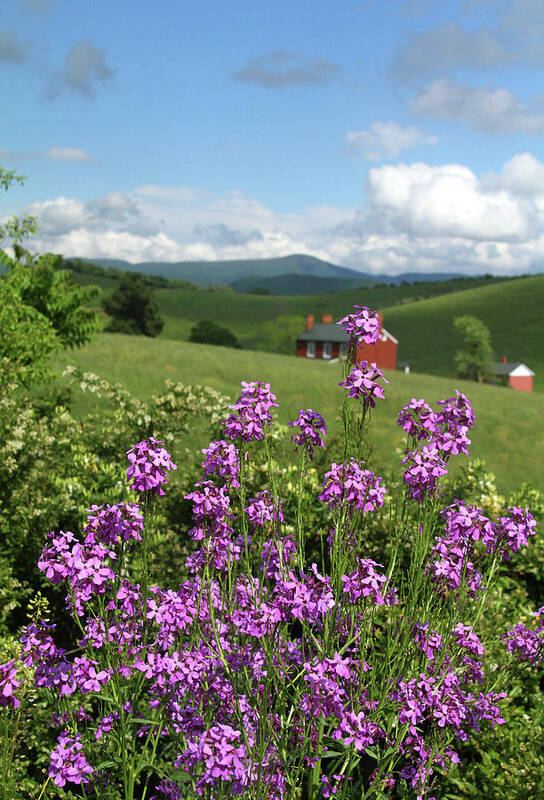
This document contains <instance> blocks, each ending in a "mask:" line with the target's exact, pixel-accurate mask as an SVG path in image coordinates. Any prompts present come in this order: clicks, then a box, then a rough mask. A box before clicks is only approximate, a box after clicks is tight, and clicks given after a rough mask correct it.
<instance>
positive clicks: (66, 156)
mask: <svg viewBox="0 0 544 800" xmlns="http://www.w3.org/2000/svg"><path fill="white" fill-rule="evenodd" d="M45 155H46V157H47V158H51V159H53V161H90V160H91V157H90V155H89V154H88V153H86V152H85V150H80V149H79V148H78V147H50V148H49V149H48V150H46V151H45Z"/></svg>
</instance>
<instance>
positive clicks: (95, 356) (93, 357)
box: [59, 334, 544, 491]
mask: <svg viewBox="0 0 544 800" xmlns="http://www.w3.org/2000/svg"><path fill="white" fill-rule="evenodd" d="M67 363H73V364H76V365H78V366H80V367H82V368H83V369H86V370H89V371H93V372H96V373H98V374H99V375H102V376H103V377H105V378H108V379H109V380H113V381H116V382H120V383H122V384H123V385H124V386H126V387H127V388H129V389H130V390H131V391H132V392H134V393H135V394H136V395H138V396H140V397H142V398H146V397H150V396H151V395H152V394H154V393H156V392H158V391H159V390H160V388H161V387H162V385H163V382H164V379H165V378H171V379H172V380H176V381H183V382H185V383H200V384H206V385H209V386H212V387H214V388H216V389H218V390H220V391H222V392H225V393H227V394H229V395H231V396H232V397H235V396H236V395H237V394H238V391H239V387H240V381H241V380H263V381H270V383H271V384H272V388H273V391H275V393H276V394H277V396H278V399H279V402H280V418H281V420H282V421H283V422H286V421H287V420H288V419H292V418H293V417H294V416H296V414H297V412H298V410H299V409H300V408H303V407H308V406H309V407H311V408H313V409H314V410H315V411H319V412H321V413H322V414H323V415H324V416H325V418H326V420H327V423H328V425H329V428H330V429H331V430H332V431H333V432H334V431H336V432H338V430H339V412H340V404H341V399H342V392H341V390H340V389H339V388H338V387H337V384H338V381H339V380H340V371H339V370H340V366H339V364H330V363H324V362H321V363H318V362H315V361H306V360H303V359H295V358H292V357H288V356H281V355H275V354H269V353H266V354H265V353H255V352H249V351H235V350H228V349H225V348H219V347H208V346H206V345H196V344H189V343H182V342H174V341H167V340H164V339H154V340H153V339H145V338H143V337H130V336H122V335H120V334H117V335H114V334H101V335H99V336H98V337H97V338H96V340H95V341H94V342H92V343H91V344H89V345H87V346H86V347H85V348H83V349H82V350H79V351H73V352H71V353H65V354H63V356H62V358H61V359H59V365H60V366H62V365H63V364H67ZM388 378H389V379H390V380H391V385H390V386H389V387H388V388H387V399H386V400H385V401H384V402H383V403H380V404H379V407H378V408H377V409H376V411H375V415H374V420H373V424H372V428H373V443H374V451H375V454H376V463H378V464H380V465H385V466H387V467H396V465H398V463H399V458H400V455H399V451H400V449H401V448H402V446H403V437H402V435H401V431H400V430H399V429H398V428H397V426H396V416H397V413H398V411H399V409H400V408H401V407H402V406H403V405H404V403H406V402H407V401H408V400H410V398H411V397H425V398H426V399H427V400H428V401H429V402H433V403H434V402H436V401H437V400H439V399H442V398H444V397H450V396H451V395H452V394H453V393H454V390H455V388H459V389H460V390H461V391H464V392H465V393H466V394H467V395H468V396H469V398H470V399H471V401H472V403H473V404H474V407H475V410H476V414H477V417H478V425H477V428H476V429H475V431H474V434H473V447H472V457H479V458H484V459H486V460H487V462H488V467H489V469H490V470H491V471H493V472H495V474H496V476H497V478H498V481H499V486H500V488H501V489H502V490H503V491H506V490H510V489H513V488H516V487H517V486H518V485H519V484H520V483H521V482H522V481H531V482H532V483H533V484H534V485H535V486H537V487H538V488H540V489H544V477H543V472H542V455H541V444H540V439H541V435H540V434H541V430H542V399H541V397H540V396H538V395H535V394H533V395H528V394H521V393H518V392H514V391H512V390H509V389H501V388H495V387H491V386H480V385H477V384H474V383H467V382H464V381H457V380H453V379H445V378H436V377H430V376H428V375H417V374H411V375H404V374H403V373H400V372H397V373H388ZM205 444H206V442H202V443H201V445H200V446H204V445H205ZM466 461H467V458H466V457H463V456H462V457H459V458H458V459H457V463H458V464H461V463H466Z"/></svg>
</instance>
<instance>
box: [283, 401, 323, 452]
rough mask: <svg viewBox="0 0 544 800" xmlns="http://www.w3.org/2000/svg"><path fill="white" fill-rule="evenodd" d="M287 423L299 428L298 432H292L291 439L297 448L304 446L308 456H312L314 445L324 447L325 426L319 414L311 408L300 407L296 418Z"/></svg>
mask: <svg viewBox="0 0 544 800" xmlns="http://www.w3.org/2000/svg"><path fill="white" fill-rule="evenodd" d="M287 424H288V425H290V426H291V427H292V428H298V429H299V431H300V432H299V433H293V435H292V436H291V441H292V442H293V444H294V445H295V448H297V449H298V448H299V447H304V448H305V450H306V452H307V453H308V455H309V456H310V458H313V454H314V449H315V448H316V447H325V438H326V436H327V426H326V425H325V420H324V419H323V417H322V416H321V414H318V413H317V412H315V411H312V409H311V408H307V409H301V410H300V412H299V415H298V417H297V419H296V420H294V422H288V423H287Z"/></svg>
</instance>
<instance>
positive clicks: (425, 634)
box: [413, 622, 444, 661]
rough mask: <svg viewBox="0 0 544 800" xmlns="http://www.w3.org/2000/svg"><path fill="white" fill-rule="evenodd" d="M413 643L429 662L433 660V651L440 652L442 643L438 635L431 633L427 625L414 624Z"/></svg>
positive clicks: (434, 632)
mask: <svg viewBox="0 0 544 800" xmlns="http://www.w3.org/2000/svg"><path fill="white" fill-rule="evenodd" d="M413 642H414V644H415V645H416V646H417V647H418V649H419V650H422V651H423V652H424V653H425V655H426V656H427V658H428V659H429V661H433V660H434V654H435V650H441V649H442V647H443V645H444V641H443V639H442V637H441V636H440V634H439V633H437V632H436V631H433V630H432V628H431V627H430V625H429V623H428V622H426V623H424V624H423V623H422V622H416V624H415V625H414V630H413Z"/></svg>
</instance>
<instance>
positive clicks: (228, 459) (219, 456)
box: [202, 440, 240, 488]
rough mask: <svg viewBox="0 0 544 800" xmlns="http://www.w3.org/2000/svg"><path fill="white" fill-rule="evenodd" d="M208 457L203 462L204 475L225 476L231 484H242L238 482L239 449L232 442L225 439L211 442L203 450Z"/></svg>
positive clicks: (206, 476) (234, 485)
mask: <svg viewBox="0 0 544 800" xmlns="http://www.w3.org/2000/svg"><path fill="white" fill-rule="evenodd" d="M202 452H203V453H204V455H205V456H206V458H205V459H204V461H203V462H202V469H203V472H204V477H205V478H208V477H212V476H213V475H218V476H219V477H220V478H225V480H226V482H227V484H228V485H229V486H233V487H235V488H236V487H237V486H240V484H239V482H238V472H239V466H238V451H237V449H236V447H235V446H234V445H233V444H231V443H230V442H225V441H224V440H221V441H218V442H210V444H209V445H208V447H207V449H205V450H203V451H202Z"/></svg>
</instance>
